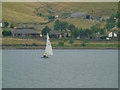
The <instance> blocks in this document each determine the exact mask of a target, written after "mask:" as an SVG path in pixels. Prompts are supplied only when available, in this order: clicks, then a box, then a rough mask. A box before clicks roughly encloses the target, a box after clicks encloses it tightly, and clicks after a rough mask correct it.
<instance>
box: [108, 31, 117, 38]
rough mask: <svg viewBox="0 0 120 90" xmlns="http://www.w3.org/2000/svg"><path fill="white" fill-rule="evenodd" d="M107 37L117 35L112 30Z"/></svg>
mask: <svg viewBox="0 0 120 90" xmlns="http://www.w3.org/2000/svg"><path fill="white" fill-rule="evenodd" d="M108 37H109V38H112V37H117V34H116V33H114V32H110V33H109V34H108Z"/></svg>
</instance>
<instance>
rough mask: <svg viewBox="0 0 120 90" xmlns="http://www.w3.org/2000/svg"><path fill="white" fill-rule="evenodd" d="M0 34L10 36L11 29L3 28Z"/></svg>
mask: <svg viewBox="0 0 120 90" xmlns="http://www.w3.org/2000/svg"><path fill="white" fill-rule="evenodd" d="M2 35H3V36H12V32H11V31H6V30H3V31H2Z"/></svg>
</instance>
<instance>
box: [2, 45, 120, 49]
mask: <svg viewBox="0 0 120 90" xmlns="http://www.w3.org/2000/svg"><path fill="white" fill-rule="evenodd" d="M0 49H45V47H37V46H36V47H35V46H33V47H12V46H3V47H0ZM53 49H119V48H118V47H117V48H111V47H95V48H94V47H53Z"/></svg>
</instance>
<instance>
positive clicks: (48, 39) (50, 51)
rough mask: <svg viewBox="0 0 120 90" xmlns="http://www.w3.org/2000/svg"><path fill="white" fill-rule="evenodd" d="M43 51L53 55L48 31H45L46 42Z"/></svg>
mask: <svg viewBox="0 0 120 90" xmlns="http://www.w3.org/2000/svg"><path fill="white" fill-rule="evenodd" d="M45 53H47V55H53V51H52V46H51V42H50V38H49V35H48V33H47V43H46V48H45Z"/></svg>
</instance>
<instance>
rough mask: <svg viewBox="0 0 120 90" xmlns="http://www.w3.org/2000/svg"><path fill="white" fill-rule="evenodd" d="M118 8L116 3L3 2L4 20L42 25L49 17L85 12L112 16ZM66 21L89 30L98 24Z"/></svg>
mask: <svg viewBox="0 0 120 90" xmlns="http://www.w3.org/2000/svg"><path fill="white" fill-rule="evenodd" d="M117 8H118V5H117V3H114V2H84V3H82V2H61V3H60V2H49V3H48V2H47V3H46V2H3V3H2V19H3V20H4V21H8V22H10V23H17V22H32V23H41V22H47V21H48V19H47V18H46V16H47V15H54V14H61V13H64V14H66V13H70V12H72V13H74V12H85V13H89V14H91V15H99V16H110V15H111V14H112V13H115V12H116V11H117ZM34 12H38V13H41V14H43V15H44V17H43V16H38V15H36V14H35V13H34ZM66 21H68V22H70V23H73V24H75V25H76V26H78V27H83V28H89V27H90V26H91V25H94V24H96V22H94V23H92V22H90V21H87V20H85V21H81V20H78V19H66ZM82 22H84V23H82ZM85 23H86V24H87V25H85ZM51 25H52V26H51ZM48 26H50V27H53V23H50V24H48Z"/></svg>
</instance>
